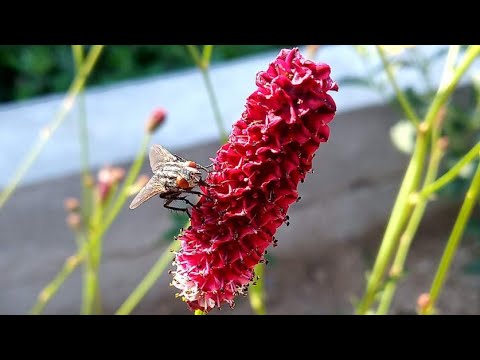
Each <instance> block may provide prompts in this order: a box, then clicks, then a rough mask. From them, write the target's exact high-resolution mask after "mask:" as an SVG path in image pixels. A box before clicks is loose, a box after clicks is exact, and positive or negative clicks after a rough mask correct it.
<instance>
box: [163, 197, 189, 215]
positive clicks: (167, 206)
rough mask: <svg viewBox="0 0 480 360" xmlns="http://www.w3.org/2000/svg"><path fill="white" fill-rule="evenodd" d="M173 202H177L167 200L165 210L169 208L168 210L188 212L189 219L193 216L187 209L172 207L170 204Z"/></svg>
mask: <svg viewBox="0 0 480 360" xmlns="http://www.w3.org/2000/svg"><path fill="white" fill-rule="evenodd" d="M173 200H175V199H166V200H165V204H163V206H164V207H165V208H167V209H170V210H175V211H182V212H186V213H187V215H188V217H189V218H190V217H192V216H191V215H190V212H189V211H188V209H187V208H177V207H174V206H170V203H171V202H172V201H173ZM182 200H186V199H182Z"/></svg>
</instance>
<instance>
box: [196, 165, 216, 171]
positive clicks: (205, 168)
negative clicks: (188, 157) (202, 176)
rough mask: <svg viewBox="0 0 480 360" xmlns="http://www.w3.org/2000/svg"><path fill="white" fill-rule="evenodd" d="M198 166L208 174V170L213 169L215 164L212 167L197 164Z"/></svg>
mask: <svg viewBox="0 0 480 360" xmlns="http://www.w3.org/2000/svg"><path fill="white" fill-rule="evenodd" d="M197 166H198V167H199V168H200V169H202V170H203V171H205V172H207V173H209V172H210V170H208V168H213V164H210V165H208V166H203V165H200V164H197Z"/></svg>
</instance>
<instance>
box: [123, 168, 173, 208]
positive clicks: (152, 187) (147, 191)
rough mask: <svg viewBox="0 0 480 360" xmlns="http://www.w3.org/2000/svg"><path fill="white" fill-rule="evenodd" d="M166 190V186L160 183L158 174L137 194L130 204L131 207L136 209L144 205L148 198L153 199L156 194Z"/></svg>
mask: <svg viewBox="0 0 480 360" xmlns="http://www.w3.org/2000/svg"><path fill="white" fill-rule="evenodd" d="M163 192H165V187H164V186H163V185H162V184H160V182H159V181H158V180H157V178H156V176H153V177H152V178H151V179H150V180H148V183H147V184H146V185H145V186H144V187H143V188H142V190H140V192H139V193H138V194H137V196H135V198H134V199H133V201H132V203H131V204H130V209H132V210H133V209H136V208H137V207H139V206H140V205H142V204H143V203H144V202H145V201H147V200H148V199H151V198H152V197H154V196H155V195H159V194H161V193H163Z"/></svg>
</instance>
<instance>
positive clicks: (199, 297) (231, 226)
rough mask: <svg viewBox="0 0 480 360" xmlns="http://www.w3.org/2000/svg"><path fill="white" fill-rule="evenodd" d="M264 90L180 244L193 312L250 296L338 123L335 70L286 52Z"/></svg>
mask: <svg viewBox="0 0 480 360" xmlns="http://www.w3.org/2000/svg"><path fill="white" fill-rule="evenodd" d="M256 84H257V86H258V88H257V90H256V91H255V92H254V93H253V94H251V95H250V96H249V97H248V98H247V104H246V110H245V111H244V112H243V114H242V117H241V119H240V120H238V121H237V122H236V124H234V125H233V131H232V133H231V134H230V137H229V139H228V142H227V143H226V144H225V145H223V146H222V147H221V148H220V150H218V151H217V157H216V158H215V159H214V160H213V164H214V166H213V170H212V172H211V173H210V174H209V175H208V177H207V178H206V183H207V184H208V186H202V187H201V188H202V191H203V192H204V193H205V194H206V195H205V196H202V197H201V198H200V200H199V202H198V204H197V206H195V207H194V208H193V209H192V217H191V227H189V229H188V230H187V231H185V232H184V233H183V234H181V236H180V238H179V239H180V241H181V242H182V247H181V249H180V251H179V252H178V253H177V254H176V257H175V262H174V265H176V267H177V268H176V270H175V271H173V272H172V273H173V274H174V277H173V281H172V284H173V285H174V286H175V287H177V288H178V289H180V290H181V291H180V294H179V295H180V296H183V298H184V300H185V301H186V302H187V304H188V305H189V307H190V309H192V310H195V309H201V310H203V311H206V312H208V311H210V310H211V309H212V308H214V307H215V306H218V307H220V305H221V304H222V303H223V302H226V303H228V304H229V305H230V306H233V305H234V297H235V296H236V295H237V294H239V293H244V292H245V291H246V290H247V286H248V284H249V283H250V281H252V280H253V278H254V275H255V274H254V271H253V269H254V266H255V265H256V264H258V263H259V262H262V261H264V254H265V249H266V248H267V247H268V246H269V245H271V244H272V243H273V244H274V245H276V240H275V238H274V235H275V232H276V230H277V228H278V227H279V226H281V225H282V223H283V222H285V221H287V220H288V217H287V210H288V208H289V206H290V205H291V204H292V203H294V202H295V201H296V200H297V198H298V193H297V186H298V183H299V182H300V181H302V182H303V180H304V178H305V175H306V173H307V172H308V171H309V170H311V168H312V160H313V156H314V152H315V151H316V150H317V149H318V147H319V146H320V143H322V142H325V141H327V140H328V136H329V127H328V123H329V122H330V121H331V120H332V119H333V118H334V116H335V111H336V105H335V102H334V101H333V99H332V98H331V97H330V95H328V94H327V92H328V91H330V90H335V91H336V90H338V87H337V84H336V83H335V82H333V81H332V80H331V79H330V67H329V66H328V65H326V64H317V63H314V62H312V61H309V60H305V59H304V58H303V57H302V56H301V55H300V53H299V51H298V49H297V48H295V49H293V50H282V51H280V54H279V55H278V56H277V58H276V59H275V61H274V62H273V63H271V64H270V66H269V67H268V70H267V71H261V72H259V73H258V74H257V81H256Z"/></svg>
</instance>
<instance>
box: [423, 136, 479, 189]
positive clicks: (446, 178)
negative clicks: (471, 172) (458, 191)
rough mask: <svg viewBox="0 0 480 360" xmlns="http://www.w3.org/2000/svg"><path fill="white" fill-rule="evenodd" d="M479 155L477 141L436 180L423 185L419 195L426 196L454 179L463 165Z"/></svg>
mask: <svg viewBox="0 0 480 360" xmlns="http://www.w3.org/2000/svg"><path fill="white" fill-rule="evenodd" d="M478 156H480V142H479V143H477V144H476V145H475V146H474V147H473V148H471V149H470V151H469V152H468V153H467V154H465V156H464V157H462V158H461V159H460V160H459V161H458V162H457V163H456V164H455V166H453V167H452V168H451V169H450V170H448V171H447V172H446V173H445V174H444V175H442V176H441V177H439V178H438V179H437V180H435V181H434V182H432V183H431V184H429V185H428V186H425V187H424V188H423V189H422V191H420V193H419V195H420V196H421V197H423V198H428V197H429V196H430V195H432V194H433V193H435V192H437V191H438V190H440V189H441V188H442V187H444V186H445V185H447V184H448V183H449V182H450V181H452V180H453V179H455V178H456V177H457V176H458V175H459V174H460V172H461V171H462V169H463V168H464V167H465V165H467V164H469V163H470V162H471V161H472V160H474V159H475V158H477V157H478Z"/></svg>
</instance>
